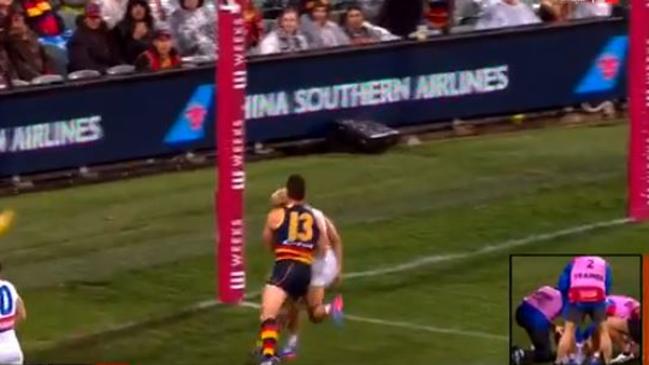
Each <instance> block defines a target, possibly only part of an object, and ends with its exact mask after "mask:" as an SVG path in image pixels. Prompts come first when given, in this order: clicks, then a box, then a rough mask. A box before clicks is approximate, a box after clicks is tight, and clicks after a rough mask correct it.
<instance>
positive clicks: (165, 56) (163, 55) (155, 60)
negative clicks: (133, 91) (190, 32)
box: [135, 29, 182, 72]
mask: <svg viewBox="0 0 649 365" xmlns="http://www.w3.org/2000/svg"><path fill="white" fill-rule="evenodd" d="M181 65H182V61H181V59H180V55H179V54H178V51H177V50H176V49H175V48H174V47H173V44H172V41H171V33H170V32H169V31H168V30H166V29H158V30H157V31H156V32H155V36H154V38H153V46H152V47H150V48H149V49H148V50H146V51H145V52H144V53H142V54H141V55H140V56H139V57H138V58H137V60H136V61H135V68H136V69H137V70H138V71H153V72H155V71H161V70H169V69H174V68H178V67H180V66H181Z"/></svg>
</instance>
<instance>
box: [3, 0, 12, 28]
mask: <svg viewBox="0 0 649 365" xmlns="http://www.w3.org/2000/svg"><path fill="white" fill-rule="evenodd" d="M12 3H13V0H0V24H4V23H5V20H4V18H5V17H6V16H7V15H8V14H9V10H10V9H11V5H12ZM0 27H2V25H0ZM0 32H2V28H0Z"/></svg>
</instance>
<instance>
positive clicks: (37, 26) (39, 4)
mask: <svg viewBox="0 0 649 365" xmlns="http://www.w3.org/2000/svg"><path fill="white" fill-rule="evenodd" d="M22 6H23V10H24V11H25V16H26V18H27V24H28V25H29V27H30V28H32V29H33V30H34V31H35V32H36V34H38V36H39V37H55V36H59V35H61V34H62V33H63V31H65V25H64V24H63V19H61V17H60V16H59V15H58V14H57V13H56V11H55V9H54V7H53V6H52V3H51V2H50V1H49V0H22Z"/></svg>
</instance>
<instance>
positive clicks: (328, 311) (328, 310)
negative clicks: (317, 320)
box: [324, 304, 331, 314]
mask: <svg viewBox="0 0 649 365" xmlns="http://www.w3.org/2000/svg"><path fill="white" fill-rule="evenodd" d="M324 309H325V313H327V314H329V313H331V304H325V306H324Z"/></svg>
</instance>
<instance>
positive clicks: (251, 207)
mask: <svg viewBox="0 0 649 365" xmlns="http://www.w3.org/2000/svg"><path fill="white" fill-rule="evenodd" d="M626 135H627V129H626V127H625V126H614V127H600V128H577V129H548V130H540V131H528V132H520V133H515V134H508V135H495V136H485V137H479V138H471V139H457V140H448V141H442V142H431V143H425V144H424V145H421V146H417V147H405V146H403V147H398V148H396V149H395V150H393V151H391V152H389V153H387V154H384V155H380V156H358V155H343V154H332V155H320V156H311V157H300V158H288V159H282V160H273V161H265V162H259V163H253V164H250V165H249V166H248V186H247V193H246V221H247V234H248V252H247V258H248V272H249V288H250V291H254V290H257V289H259V288H260V287H261V286H262V284H263V280H264V277H265V274H266V273H267V272H268V270H269V269H270V265H271V259H270V257H269V255H268V253H266V252H263V250H262V249H261V245H260V240H259V236H260V232H261V226H262V223H263V218H264V215H265V212H266V210H267V202H268V195H269V194H270V193H271V192H272V190H273V189H275V188H276V187H279V186H280V185H281V184H282V183H283V182H284V179H285V178H286V176H287V175H288V174H290V173H294V172H299V173H302V174H304V175H305V176H306V178H307V180H308V181H309V183H310V191H309V194H310V196H311V199H310V200H311V202H312V203H313V204H314V205H316V206H318V207H320V208H321V209H323V210H324V211H325V212H327V213H328V215H330V216H331V217H333V218H334V220H335V221H336V223H337V225H338V226H339V228H340V230H341V233H342V235H343V238H344V241H345V244H346V263H345V270H346V271H347V272H352V273H353V272H362V271H368V270H375V269H383V268H390V267H394V266H395V265H400V264H403V263H407V262H410V261H412V260H417V259H420V258H422V257H429V258H430V257H435V256H437V255H439V256H444V257H446V259H445V260H435V259H431V260H430V262H429V264H427V265H418V266H417V267H416V268H414V269H412V270H401V271H398V272H394V273H391V274H384V275H374V276H363V277H355V278H352V277H350V278H348V279H346V280H345V282H344V284H343V288H342V291H343V293H344V294H345V295H346V304H347V311H348V313H349V314H351V315H355V316H361V317H366V318H373V319H380V320H384V321H394V322H399V323H400V324H401V326H399V327H391V326H387V325H385V324H377V323H376V322H374V323H368V322H357V321H348V322H347V323H346V325H345V327H344V328H343V329H337V328H334V327H333V326H332V325H330V324H323V325H321V326H319V327H314V326H309V325H307V326H306V328H305V334H304V337H303V340H302V353H301V357H300V359H298V361H297V362H296V364H310V365H318V364H338V365H357V364H369V363H371V364H374V365H393V364H402V363H410V364H423V363H427V364H428V363H430V364H434V363H435V364H462V365H471V364H474V365H479V364H480V365H491V364H493V365H502V364H505V363H507V359H508V340H507V336H508V333H509V328H508V323H509V320H508V317H509V315H508V311H509V310H508V309H509V290H508V277H509V272H508V271H509V268H508V266H509V255H510V254H512V253H561V252H584V253H585V252H598V253H637V252H641V251H642V250H643V249H644V248H645V247H646V245H647V243H648V241H649V226H647V225H618V226H613V227H608V228H600V229H596V230H592V231H588V232H584V233H580V234H574V235H568V236H562V237H558V238H555V239H545V240H529V242H528V241H519V242H518V244H510V245H505V246H502V245H501V244H502V243H503V242H507V241H510V240H516V239H525V238H529V237H530V236H532V235H539V234H544V233H551V232H555V231H559V230H564V229H567V228H571V227H575V226H579V225H586V224H591V223H596V222H607V221H611V220H614V219H619V218H623V217H624V214H625V200H626V199H625V195H626V193H625V191H626V187H625V181H626V171H625V166H626V162H625V159H626V157H625V155H626V153H625V146H626ZM213 179H214V177H213V171H211V170H209V169H207V170H204V171H198V172H189V173H177V174H169V175H164V176H155V177H147V178H141V179H135V180H129V181H123V182H116V183H108V184H101V185H93V186H84V187H79V188H73V189H66V190H59V191H53V192H47V193H37V194H28V195H24V196H18V197H13V198H6V199H3V202H2V205H3V206H8V207H13V208H14V209H16V211H17V213H18V220H17V224H16V226H15V229H14V230H13V231H12V232H10V234H8V235H7V236H6V237H4V238H3V239H2V240H1V241H0V252H2V257H1V258H0V259H1V260H2V261H3V262H4V264H5V266H6V268H7V269H6V275H7V276H8V277H9V278H10V279H11V280H13V281H14V282H15V283H16V284H17V286H18V288H19V290H20V291H21V293H22V295H23V297H24V299H25V301H26V303H27V306H28V310H29V320H28V321H27V322H26V323H25V324H24V326H23V327H21V329H20V337H21V340H22V343H23V346H24V349H25V353H26V357H27V361H28V362H43V361H48V362H59V363H61V362H66V363H80V362H97V361H126V362H130V363H133V364H203V363H204V364H224V365H225V364H227V365H230V364H245V363H246V362H247V360H248V352H249V350H250V348H251V345H252V344H253V342H254V337H255V335H256V331H257V326H258V320H257V318H258V314H257V313H256V312H255V311H254V310H252V309H249V308H231V307H216V308H212V309H209V310H205V311H202V312H200V313H197V314H195V315H192V316H187V317H185V318H180V319H176V320H169V321H163V322H162V323H156V324H152V325H150V326H145V327H143V328H140V329H134V330H131V331H128V333H125V334H121V335H118V336H107V337H104V338H100V339H99V340H98V341H94V342H85V343H77V344H74V345H71V346H62V345H60V343H61V341H62V340H65V339H66V338H70V337H74V336H83V335H84V334H89V333H94V332H97V331H102V330H105V329H108V328H111V327H113V326H115V325H119V324H123V323H126V322H132V321H136V322H137V321H141V320H145V319H148V318H153V317H156V316H160V315H165V314H168V313H172V312H174V311H177V310H178V309H179V308H183V307H185V306H187V305H190V304H192V303H195V302H197V301H202V300H205V299H210V298H213V297H214V288H215V282H214V266H213V261H214V259H213V248H214V239H213V232H214V227H213V224H214V223H213V222H214V219H213V216H212V213H213V209H212V197H213V186H214V181H213ZM546 238H547V237H546ZM510 243H511V242H510ZM515 243H516V242H515ZM490 246H494V247H496V248H499V249H490V248H489V247H490ZM453 254H454V255H455V256H445V255H453ZM439 256H437V258H439ZM547 275H549V276H550V277H554V276H555V275H558V272H554V271H552V270H549V271H548V273H547ZM448 330H453V331H448Z"/></svg>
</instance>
